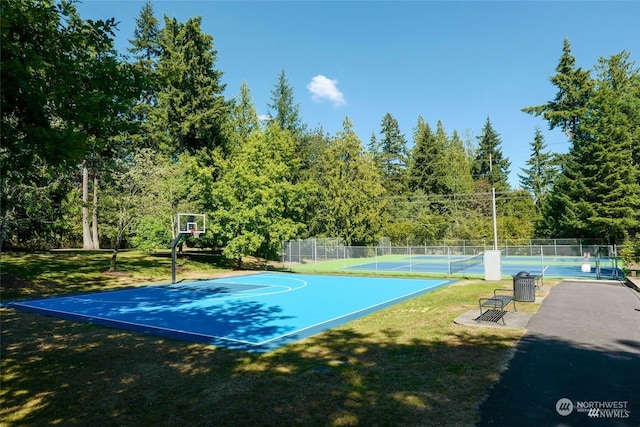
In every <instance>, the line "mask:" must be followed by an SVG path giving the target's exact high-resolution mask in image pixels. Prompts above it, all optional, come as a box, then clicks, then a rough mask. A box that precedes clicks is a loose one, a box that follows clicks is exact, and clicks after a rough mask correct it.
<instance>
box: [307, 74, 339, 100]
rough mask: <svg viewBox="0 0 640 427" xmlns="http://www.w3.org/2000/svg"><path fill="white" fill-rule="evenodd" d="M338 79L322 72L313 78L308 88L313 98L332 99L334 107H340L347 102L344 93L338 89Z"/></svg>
mask: <svg viewBox="0 0 640 427" xmlns="http://www.w3.org/2000/svg"><path fill="white" fill-rule="evenodd" d="M337 85H338V81H337V80H331V79H329V78H327V77H325V76H323V75H322V74H318V75H317V76H315V77H314V78H312V79H311V83H309V84H308V85H307V89H309V92H311V99H313V100H314V101H316V102H322V101H324V100H328V101H331V103H333V106H334V107H339V106H341V105H344V104H345V103H346V101H345V99H344V94H343V93H342V92H340V90H339V89H338V86H337Z"/></svg>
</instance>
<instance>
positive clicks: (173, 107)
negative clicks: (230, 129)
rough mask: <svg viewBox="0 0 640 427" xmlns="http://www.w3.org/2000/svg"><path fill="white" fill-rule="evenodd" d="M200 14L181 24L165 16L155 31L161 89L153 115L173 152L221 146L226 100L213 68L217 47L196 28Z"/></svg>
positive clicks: (210, 38) (167, 148) (173, 153)
mask: <svg viewBox="0 0 640 427" xmlns="http://www.w3.org/2000/svg"><path fill="white" fill-rule="evenodd" d="M201 21H202V19H201V18H199V17H198V18H189V19H188V20H187V22H185V23H184V24H182V23H179V22H178V21H177V20H176V19H175V18H173V19H169V18H167V17H165V27H164V29H163V30H162V33H161V35H160V46H161V59H160V63H159V67H158V71H159V75H160V79H161V85H162V88H161V91H160V93H159V95H158V108H155V109H154V112H153V120H154V122H155V123H154V124H155V126H156V128H157V129H159V130H160V131H161V132H162V133H163V136H164V137H165V141H164V142H165V145H166V146H165V150H166V151H167V152H168V153H169V154H171V155H172V156H176V155H178V154H180V153H182V152H185V151H188V152H191V153H195V152H198V151H199V150H201V149H208V150H213V149H216V148H219V149H222V150H223V151H224V150H225V149H226V141H225V133H224V128H225V126H226V125H225V120H226V119H227V117H228V112H229V111H228V110H229V103H228V102H227V101H226V100H225V99H224V96H223V92H224V89H225V85H224V84H222V83H221V78H222V72H221V71H218V70H216V69H215V68H214V66H215V62H216V59H217V51H216V50H214V49H213V37H212V36H211V35H208V34H205V33H202V31H201V30H200V23H201Z"/></svg>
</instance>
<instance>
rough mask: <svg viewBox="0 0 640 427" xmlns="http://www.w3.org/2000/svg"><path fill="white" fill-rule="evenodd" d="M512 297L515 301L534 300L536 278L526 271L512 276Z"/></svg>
mask: <svg viewBox="0 0 640 427" xmlns="http://www.w3.org/2000/svg"><path fill="white" fill-rule="evenodd" d="M513 298H514V299H515V300H516V301H527V302H532V301H535V300H536V278H535V276H532V275H531V274H529V273H528V272H526V271H521V272H520V273H518V274H516V275H515V276H513Z"/></svg>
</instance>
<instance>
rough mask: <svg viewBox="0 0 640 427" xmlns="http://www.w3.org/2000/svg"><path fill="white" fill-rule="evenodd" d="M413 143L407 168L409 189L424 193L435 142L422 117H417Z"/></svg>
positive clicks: (430, 169)
mask: <svg viewBox="0 0 640 427" xmlns="http://www.w3.org/2000/svg"><path fill="white" fill-rule="evenodd" d="M413 142H414V146H413V150H412V151H411V162H410V168H409V176H410V178H409V182H410V187H411V189H412V190H414V191H416V190H418V189H420V190H423V191H426V188H427V180H428V179H429V177H430V175H431V174H432V173H433V171H432V168H431V166H430V164H431V161H432V159H433V157H434V155H433V151H434V150H435V141H434V135H433V134H432V132H431V128H430V127H429V123H427V122H426V121H425V120H424V119H423V118H422V116H419V117H418V123H417V125H416V127H415V128H414V132H413ZM436 155H437V154H436Z"/></svg>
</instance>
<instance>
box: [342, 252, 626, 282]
mask: <svg viewBox="0 0 640 427" xmlns="http://www.w3.org/2000/svg"><path fill="white" fill-rule="evenodd" d="M362 261H363V262H361V263H357V264H352V265H349V266H345V267H342V270H346V271H361V272H365V271H376V272H404V273H406V272H411V273H436V274H446V275H454V276H455V275H464V276H470V277H482V276H483V275H484V255H483V254H478V255H475V256H447V255H416V256H404V255H384V256H377V257H375V259H371V258H368V259H364V258H363V259H362ZM586 263H588V264H589V268H588V270H583V265H584V264H585V259H584V258H583V257H574V256H551V257H540V256H503V257H502V274H503V276H514V275H516V274H518V273H519V272H521V271H526V272H528V273H530V274H532V275H535V276H542V277H557V278H588V279H601V278H618V277H623V273H622V270H620V268H619V267H618V266H617V265H616V263H615V260H613V259H610V258H600V259H597V260H596V259H590V260H588V261H586Z"/></svg>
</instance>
